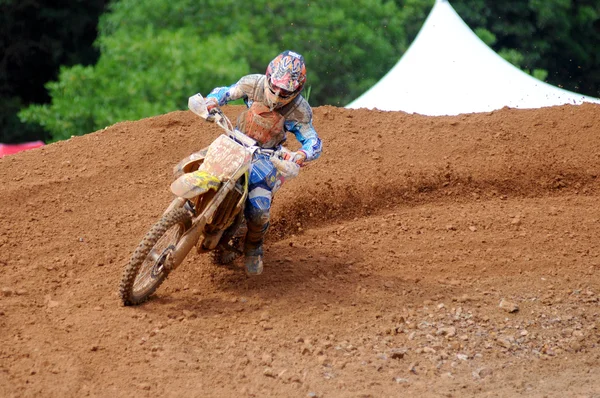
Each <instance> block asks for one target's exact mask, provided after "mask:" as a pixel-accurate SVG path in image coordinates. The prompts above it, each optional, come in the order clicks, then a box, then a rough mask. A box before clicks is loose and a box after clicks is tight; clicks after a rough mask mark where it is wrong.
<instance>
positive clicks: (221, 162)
mask: <svg viewBox="0 0 600 398" xmlns="http://www.w3.org/2000/svg"><path fill="white" fill-rule="evenodd" d="M251 158H252V154H251V153H250V152H249V151H248V150H246V149H245V148H244V147H243V146H242V145H240V144H238V143H237V142H235V141H234V140H232V139H231V138H229V137H227V136H226V135H221V136H219V137H218V138H217V139H216V140H214V141H213V143H212V144H210V146H209V147H208V152H207V153H206V158H205V159H204V162H203V163H202V165H200V169H199V170H202V171H206V172H208V173H210V174H212V175H214V176H215V177H217V178H219V179H220V180H221V181H224V180H227V179H230V178H236V177H237V176H238V173H239V172H240V171H241V169H242V168H243V166H244V165H245V164H248V163H249V162H250V160H251Z"/></svg>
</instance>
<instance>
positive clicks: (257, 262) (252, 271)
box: [244, 241, 263, 276]
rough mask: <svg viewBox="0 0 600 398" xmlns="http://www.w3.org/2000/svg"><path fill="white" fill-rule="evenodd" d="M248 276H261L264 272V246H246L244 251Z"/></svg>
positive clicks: (259, 244)
mask: <svg viewBox="0 0 600 398" xmlns="http://www.w3.org/2000/svg"><path fill="white" fill-rule="evenodd" d="M244 255H245V256H246V258H245V265H246V274H247V275H249V276H254V275H260V274H262V272H263V245H262V241H261V242H260V243H258V244H251V245H249V244H246V247H245V249H244Z"/></svg>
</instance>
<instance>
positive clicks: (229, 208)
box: [119, 94, 299, 305]
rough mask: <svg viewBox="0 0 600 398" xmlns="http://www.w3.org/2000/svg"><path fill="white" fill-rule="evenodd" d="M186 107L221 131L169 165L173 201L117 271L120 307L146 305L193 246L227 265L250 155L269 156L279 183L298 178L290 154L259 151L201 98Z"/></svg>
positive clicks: (238, 251) (236, 247) (239, 226)
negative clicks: (120, 276)
mask: <svg viewBox="0 0 600 398" xmlns="http://www.w3.org/2000/svg"><path fill="white" fill-rule="evenodd" d="M188 107H189V109H190V110H191V111H192V112H194V113H195V114H197V115H198V116H200V117H201V118H203V119H205V120H207V121H211V122H214V123H216V124H217V125H218V126H220V127H221V128H222V129H223V130H224V132H225V133H224V134H221V135H220V136H219V137H217V138H216V139H215V140H214V141H213V142H212V143H211V144H210V146H208V147H207V148H204V149H202V150H200V151H198V152H195V153H192V154H191V155H189V156H187V157H186V158H184V159H183V160H181V161H180V162H179V163H178V164H177V165H176V166H175V167H174V169H173V174H174V177H175V181H173V183H172V184H171V191H172V192H173V194H175V199H174V200H173V201H172V202H171V204H170V205H169V206H168V207H167V209H166V210H165V212H164V213H163V215H162V217H161V218H160V220H158V222H156V224H154V226H152V228H151V229H150V230H149V231H148V233H146V235H145V236H144V238H143V239H142V241H141V242H140V243H139V245H138V246H137V248H136V249H135V251H134V252H133V254H132V256H131V259H130V260H129V263H128V264H127V265H126V266H125V269H124V271H123V276H122V278H121V283H120V287H119V295H120V297H121V300H122V301H123V304H124V305H136V304H140V303H142V302H144V301H146V300H147V299H148V297H149V296H150V295H152V294H153V293H154V292H155V291H156V289H157V288H158V287H159V286H160V285H161V284H162V283H163V282H164V280H165V279H166V278H167V276H168V275H169V273H170V272H172V271H173V270H174V269H175V268H177V266H179V265H180V264H181V263H182V262H183V260H184V259H185V257H186V256H187V255H188V253H189V252H190V250H191V249H192V248H193V247H194V246H196V248H197V251H198V253H208V252H211V253H212V255H213V261H214V262H215V263H217V264H229V263H231V262H233V261H234V260H235V259H236V258H237V257H239V256H240V255H242V254H243V247H244V237H245V232H246V227H245V225H246V222H245V217H244V207H245V204H246V200H247V198H248V181H249V174H250V168H251V162H252V157H253V155H254V154H255V153H261V154H266V155H268V156H270V157H271V161H272V162H273V164H274V165H275V167H276V169H277V171H278V172H277V177H278V180H279V182H278V183H279V184H281V183H283V181H284V180H287V179H291V178H293V177H295V176H297V175H298V171H299V166H298V165H297V164H296V163H294V162H292V161H288V160H284V159H289V158H291V157H293V154H294V153H293V152H291V151H289V150H288V149H286V148H284V147H283V146H280V147H278V148H276V149H265V148H261V147H260V146H259V145H258V143H257V142H256V141H255V140H253V139H252V138H250V137H248V136H247V135H245V134H243V133H242V132H241V131H239V130H237V129H235V128H233V125H232V123H231V121H230V120H229V119H228V118H227V116H226V115H225V114H224V113H223V112H222V111H221V110H220V108H218V107H217V108H216V109H214V110H211V112H209V111H208V109H207V105H206V101H205V99H204V98H203V97H202V95H200V94H197V95H195V96H193V97H191V98H190V99H189V102H188Z"/></svg>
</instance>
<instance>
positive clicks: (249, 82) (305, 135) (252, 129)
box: [207, 74, 322, 161]
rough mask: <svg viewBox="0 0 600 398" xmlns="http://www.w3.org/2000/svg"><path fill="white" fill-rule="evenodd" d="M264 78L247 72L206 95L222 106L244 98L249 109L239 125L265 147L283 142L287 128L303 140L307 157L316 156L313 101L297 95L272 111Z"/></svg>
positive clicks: (318, 142)
mask: <svg viewBox="0 0 600 398" xmlns="http://www.w3.org/2000/svg"><path fill="white" fill-rule="evenodd" d="M265 79H266V77H265V75H260V74H255V75H247V76H244V77H242V78H241V79H240V80H239V81H238V82H237V83H235V84H234V85H232V86H229V87H217V88H215V89H214V90H212V91H211V92H210V94H209V95H207V97H208V98H211V97H212V98H216V99H217V100H218V101H219V105H220V106H222V105H225V104H226V103H228V102H230V101H235V100H237V99H240V98H242V99H243V100H244V102H245V103H246V105H247V106H248V108H249V109H248V111H246V112H244V113H242V114H241V115H240V117H239V118H238V127H239V128H240V130H242V131H243V132H244V133H246V134H248V135H249V136H251V137H252V138H254V139H256V140H257V141H258V142H259V143H260V145H261V146H262V147H264V148H273V147H276V146H277V145H280V144H281V143H282V142H283V141H285V139H286V131H291V132H292V133H293V134H294V135H295V136H296V139H297V140H298V141H299V142H300V143H301V144H302V151H304V152H305V153H306V161H310V160H314V159H317V158H318V157H319V156H320V155H321V150H322V144H321V139H320V138H319V136H318V134H317V132H316V130H315V128H314V127H313V125H312V109H311V107H310V105H309V104H308V102H307V101H306V100H305V99H304V98H303V97H302V95H298V96H297V97H296V98H294V100H293V101H292V102H290V103H289V104H287V105H285V106H283V107H281V108H279V109H276V110H275V112H271V111H270V110H269V109H268V106H267V105H266V104H265V102H266V101H265Z"/></svg>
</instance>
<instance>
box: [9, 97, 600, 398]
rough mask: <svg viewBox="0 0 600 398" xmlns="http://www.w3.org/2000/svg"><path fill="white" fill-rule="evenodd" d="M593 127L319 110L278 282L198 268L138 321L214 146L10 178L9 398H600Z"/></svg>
mask: <svg viewBox="0 0 600 398" xmlns="http://www.w3.org/2000/svg"><path fill="white" fill-rule="evenodd" d="M239 110H240V108H239V107H229V108H226V111H227V113H229V114H230V115H231V116H233V115H235V114H236V113H237V112H239ZM599 126H600V106H597V105H582V106H562V107H554V108H546V109H541V110H511V109H503V110H500V111H496V112H492V113H486V114H474V115H462V116H456V117H435V118H434V117H423V116H418V115H407V114H404V113H396V112H390V113H386V112H378V111H366V110H345V109H338V108H333V107H320V108H316V109H315V127H316V128H317V130H318V131H319V133H320V135H321V136H322V138H323V142H324V153H323V156H322V158H321V159H320V160H318V161H316V162H315V163H313V164H311V165H309V166H308V167H305V168H304V169H303V170H302V173H301V175H300V177H299V178H298V179H296V180H293V181H290V182H289V183H288V184H287V185H286V186H284V188H283V189H282V190H281V191H280V192H279V193H278V196H277V198H276V202H275V205H274V209H273V217H272V219H273V220H274V224H273V228H272V229H271V231H270V235H269V242H268V249H267V253H266V266H265V272H264V273H263V275H261V276H260V277H258V278H252V279H248V278H247V277H246V276H245V274H244V273H243V271H242V270H241V265H240V264H238V266H237V267H236V268H234V269H231V268H218V267H216V266H214V265H212V264H211V263H210V261H209V259H208V257H206V256H201V255H197V254H195V252H194V255H192V256H190V257H188V259H186V261H185V262H184V264H183V265H182V266H181V268H180V269H178V270H177V272H175V273H174V274H172V275H171V276H170V278H169V280H167V282H166V283H165V284H164V285H163V286H162V287H161V288H160V289H159V291H158V294H157V295H156V296H155V297H154V298H153V299H152V300H150V301H149V302H148V303H146V304H144V305H142V306H139V307H127V308H125V307H122V306H121V305H120V302H119V299H118V296H117V289H118V284H119V280H120V277H121V273H122V269H123V266H124V264H125V263H126V262H127V260H128V258H129V256H130V254H131V252H132V250H133V249H134V248H135V246H136V245H137V243H138V242H139V240H140V239H141V237H142V236H143V234H144V233H145V232H146V231H147V230H148V228H149V227H150V226H151V225H152V223H154V221H155V220H156V219H157V218H158V217H159V215H160V214H161V213H162V211H163V209H164V208H165V206H166V205H167V204H168V203H169V201H170V199H171V195H170V192H169V190H168V187H169V183H170V181H171V169H172V166H173V165H174V164H176V163H177V162H178V161H179V160H180V159H181V158H183V157H184V156H186V155H188V154H189V153H190V152H192V151H194V150H198V149H200V148H201V147H204V146H206V145H208V144H209V143H210V142H211V140H212V139H213V138H215V137H216V136H217V134H219V130H218V128H217V127H215V126H213V125H210V124H208V123H206V122H204V121H202V120H200V119H198V118H197V117H196V116H194V115H193V114H192V113H191V112H173V113H170V114H167V115H163V116H159V117H154V118H149V119H144V120H141V121H137V122H123V123H119V124H116V125H114V126H111V127H109V128H107V129H105V130H103V131H99V132H96V133H93V134H89V135H87V136H83V137H75V138H72V139H71V140H69V141H65V142H60V143H57V144H53V145H49V146H47V147H45V148H42V149H36V150H31V151H28V152H24V153H21V154H17V155H14V156H8V157H5V158H3V159H0V179H1V181H2V190H1V192H0V204H1V206H0V289H1V291H0V332H1V333H0V396H2V397H12V396H15V397H21V396H23V397H31V396H36V397H40V396H48V397H75V396H77V397H79V396H87V395H89V396H111V397H130V396H173V397H180V396H194V397H245V396H249V397H392V396H394V397H399V396H417V395H421V396H428V397H429V396H432V397H438V396H439V397H449V396H454V397H464V396H500V397H504V396H515V395H525V396H535V397H542V396H548V397H564V396H573V397H600V377H599V375H600V320H599V318H598V314H599V312H600V302H599V297H600V257H599V256H600V244H599V241H598V237H599V236H600V208H599V206H598V201H599V199H600V181H599V179H598V175H599V174H600V166H599V160H600V138H599V133H600V130H599V129H600V127H599ZM290 140H291V141H293V138H290ZM292 147H293V145H292ZM501 302H502V303H503V307H504V308H501V307H500V303H501ZM515 305H516V306H518V310H517V311H515V307H514V306H515ZM511 311H512V312H511Z"/></svg>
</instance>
